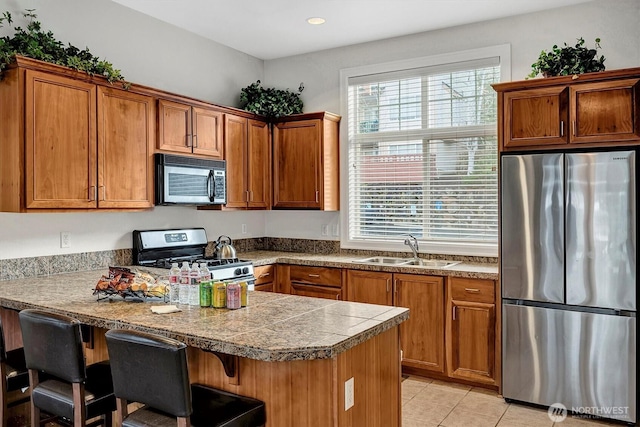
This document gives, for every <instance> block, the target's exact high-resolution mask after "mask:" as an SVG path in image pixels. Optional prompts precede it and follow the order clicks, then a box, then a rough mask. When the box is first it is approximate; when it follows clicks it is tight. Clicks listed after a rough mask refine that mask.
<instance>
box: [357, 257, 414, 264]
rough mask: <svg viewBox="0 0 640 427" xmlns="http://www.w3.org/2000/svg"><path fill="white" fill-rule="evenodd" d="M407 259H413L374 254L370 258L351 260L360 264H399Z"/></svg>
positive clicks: (404, 262)
mask: <svg viewBox="0 0 640 427" xmlns="http://www.w3.org/2000/svg"><path fill="white" fill-rule="evenodd" d="M409 261H413V260H412V259H407V258H400V257H390V256H374V257H371V258H365V259H358V260H355V261H353V262H357V263H361V264H379V265H401V264H406V263H407V262H409Z"/></svg>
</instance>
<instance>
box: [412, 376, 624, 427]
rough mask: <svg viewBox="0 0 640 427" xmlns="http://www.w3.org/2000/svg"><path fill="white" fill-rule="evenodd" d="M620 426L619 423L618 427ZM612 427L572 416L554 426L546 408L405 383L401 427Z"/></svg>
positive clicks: (457, 388)
mask: <svg viewBox="0 0 640 427" xmlns="http://www.w3.org/2000/svg"><path fill="white" fill-rule="evenodd" d="M617 425H620V424H617ZM439 426H441V427H600V426H608V427H611V426H612V424H611V423H607V422H603V421H595V420H587V419H584V418H575V417H572V416H571V415H569V416H568V417H567V418H566V419H565V420H564V421H562V422H557V423H554V422H553V421H551V419H550V418H549V416H548V415H547V410H546V409H539V408H533V407H529V406H524V405H518V404H514V403H511V404H509V403H506V402H505V401H504V399H502V397H500V396H498V395H497V394H496V393H495V392H494V391H491V390H486V389H483V388H478V387H470V386H465V385H461V384H455V383H446V382H442V381H436V380H430V379H425V378H419V377H409V378H406V379H405V380H404V381H403V382H402V427H439Z"/></svg>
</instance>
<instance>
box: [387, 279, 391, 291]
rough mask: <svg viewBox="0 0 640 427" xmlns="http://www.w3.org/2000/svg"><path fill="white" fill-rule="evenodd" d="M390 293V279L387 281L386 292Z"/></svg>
mask: <svg viewBox="0 0 640 427" xmlns="http://www.w3.org/2000/svg"><path fill="white" fill-rule="evenodd" d="M389 291H391V279H387V292H389Z"/></svg>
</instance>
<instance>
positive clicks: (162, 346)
mask: <svg viewBox="0 0 640 427" xmlns="http://www.w3.org/2000/svg"><path fill="white" fill-rule="evenodd" d="M105 336H106V339H107V348H108V350H109V361H110V363H111V376H112V377H113V392H114V394H115V396H116V397H117V398H121V399H125V400H127V401H133V402H140V403H144V404H146V405H149V406H151V407H153V408H155V409H159V410H161V411H163V412H165V413H167V414H170V415H173V416H175V417H188V416H190V415H191V413H192V411H193V409H192V405H191V386H190V384H189V371H188V369H187V346H186V345H185V344H184V343H182V342H180V341H177V340H174V339H171V338H166V337H161V336H159V335H154V334H147V333H144V332H138V331H125V330H117V329H113V330H110V331H107V333H106V335H105Z"/></svg>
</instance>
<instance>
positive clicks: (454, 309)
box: [453, 305, 456, 320]
mask: <svg viewBox="0 0 640 427" xmlns="http://www.w3.org/2000/svg"><path fill="white" fill-rule="evenodd" d="M453 320H456V306H455V305H454V306H453Z"/></svg>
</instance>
